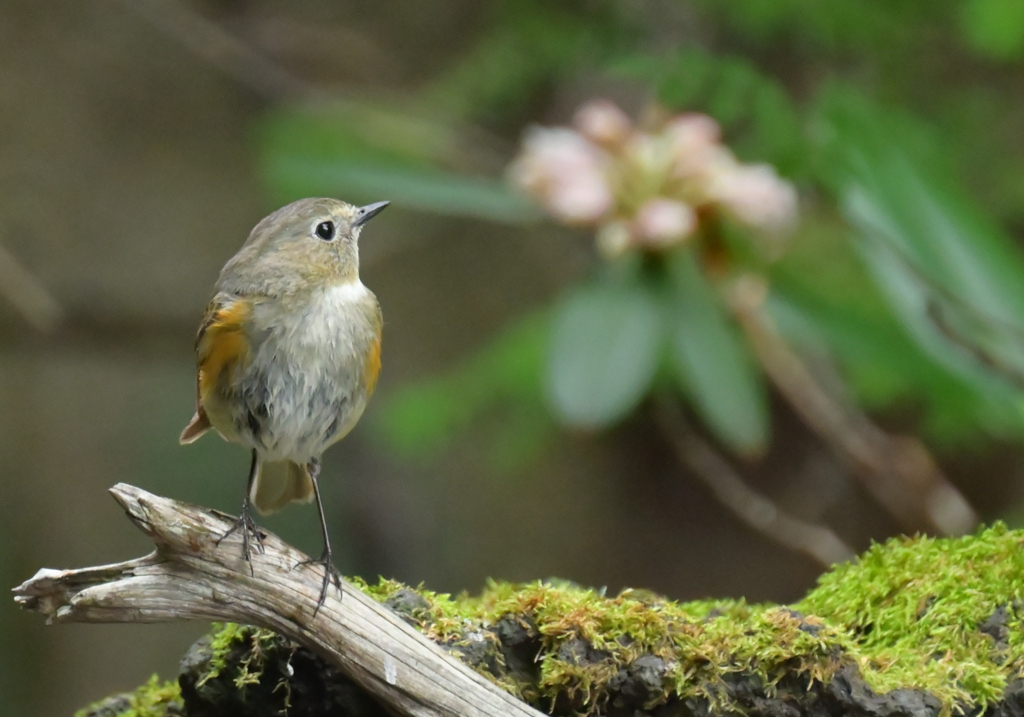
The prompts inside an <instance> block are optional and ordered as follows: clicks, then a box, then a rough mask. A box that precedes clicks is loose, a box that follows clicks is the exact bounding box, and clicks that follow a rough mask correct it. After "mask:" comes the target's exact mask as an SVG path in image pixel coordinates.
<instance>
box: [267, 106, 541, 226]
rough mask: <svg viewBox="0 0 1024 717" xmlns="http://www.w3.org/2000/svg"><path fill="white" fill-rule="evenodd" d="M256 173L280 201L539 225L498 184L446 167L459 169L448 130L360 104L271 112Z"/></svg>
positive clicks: (527, 207) (519, 198)
mask: <svg viewBox="0 0 1024 717" xmlns="http://www.w3.org/2000/svg"><path fill="white" fill-rule="evenodd" d="M259 138H260V145H261V149H262V171H263V174H264V177H265V179H266V181H267V183H268V184H270V185H271V186H272V187H273V188H274V189H275V190H276V191H277V193H278V194H279V195H281V197H280V198H281V199H284V200H290V199H296V198H299V197H308V196H325V195H326V196H341V197H344V198H345V199H347V200H349V201H352V202H356V203H363V202H368V201H377V200H380V199H381V198H385V199H388V200H390V201H392V202H394V203H395V204H396V205H400V206H404V207H407V208H412V209H419V210H422V211H426V212H431V213H434V214H441V215H447V216H460V217H473V218H477V219H487V220H490V221H495V222H502V223H506V224H523V223H529V222H533V221H536V220H538V219H540V217H541V212H540V210H539V209H538V208H537V207H536V206H535V205H534V204H533V203H532V202H530V200H528V199H527V198H526V197H524V196H523V195H521V194H519V193H517V192H515V191H514V190H513V189H512V188H511V187H510V186H508V184H507V183H506V182H505V181H504V180H503V179H501V178H490V177H479V176H472V175H467V174H459V173H456V172H451V171H448V170H446V169H444V165H445V164H446V163H449V162H451V163H453V164H457V163H459V159H460V158H459V152H460V150H459V149H458V146H459V140H458V138H457V137H456V136H455V133H454V130H453V129H452V128H450V127H447V126H445V125H441V124H437V123H431V122H428V121H426V120H421V119H418V118H415V117H411V116H408V115H404V114H402V113H400V112H397V111H393V110H388V109H382V108H378V107H375V106H372V105H362V104H359V103H351V104H346V105H343V106H340V107H331V108H327V109H324V110H322V111H321V112H319V113H313V112H310V111H295V110H292V111H281V112H277V113H271V114H269V115H268V116H267V117H266V118H265V119H264V121H263V124H262V126H261V128H260V132H259Z"/></svg>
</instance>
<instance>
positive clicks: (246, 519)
mask: <svg viewBox="0 0 1024 717" xmlns="http://www.w3.org/2000/svg"><path fill="white" fill-rule="evenodd" d="M236 530H241V532H242V557H243V558H245V562H246V563H248V564H249V574H250V575H253V574H254V573H253V569H252V545H253V544H255V546H256V552H257V553H259V554H260V555H262V554H263V552H264V547H263V533H262V532H261V531H260V528H259V526H258V525H256V521H255V520H253V517H252V516H251V515H250V514H249V511H248V510H244V509H243V510H242V514H241V515H240V516H238V518H237V519H235V522H234V525H232V526H231V527H230V528H228V531H227V532H226V533H224V534H223V535H222V536H220V537H219V538H217V540H216V541H215V544H216V545H217V547H218V548H219V547H220V544H221V543H222V542H224V540H225V539H226V538H227V537H228V536H229V535H231V534H232V533H234V532H235V531H236Z"/></svg>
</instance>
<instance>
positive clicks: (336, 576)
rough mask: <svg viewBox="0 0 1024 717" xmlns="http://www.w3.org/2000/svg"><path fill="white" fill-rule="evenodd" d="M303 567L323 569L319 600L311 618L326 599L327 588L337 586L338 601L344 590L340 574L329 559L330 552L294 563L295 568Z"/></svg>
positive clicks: (330, 558) (326, 551)
mask: <svg viewBox="0 0 1024 717" xmlns="http://www.w3.org/2000/svg"><path fill="white" fill-rule="evenodd" d="M303 565H319V566H321V567H322V568H323V569H324V582H323V585H322V586H321V587H320V598H319V599H318V600H317V601H316V609H315V610H313V617H316V614H317V613H318V612H320V608H321V607H323V604H324V600H326V599H327V588H329V587H330V586H331V583H334V584H335V585H336V586H338V599H339V600H340V599H341V598H342V596H343V595H344V594H345V592H344V590H342V589H341V573H339V572H338V569H337V568H336V567H334V561H333V559H332V557H331V551H330V550H325V551H324V552H322V553H321V554H320V557H319V558H315V559H314V558H310V559H309V560H302V561H300V562H298V563H295V567H296V568H300V567H302V566H303Z"/></svg>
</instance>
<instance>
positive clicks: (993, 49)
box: [962, 0, 1024, 60]
mask: <svg viewBox="0 0 1024 717" xmlns="http://www.w3.org/2000/svg"><path fill="white" fill-rule="evenodd" d="M962 21H963V28H964V33H965V34H966V35H967V39H968V41H970V43H971V45H972V46H973V47H974V49H976V50H978V51H979V52H980V53H982V54H983V55H986V56H988V57H991V58H993V59H996V60H1009V59H1014V58H1017V57H1020V56H1021V52H1022V50H1024V3H1022V2H1021V1H1020V0H972V1H971V2H968V3H966V4H965V5H964V9H963V15H962Z"/></svg>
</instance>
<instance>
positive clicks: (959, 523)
mask: <svg viewBox="0 0 1024 717" xmlns="http://www.w3.org/2000/svg"><path fill="white" fill-rule="evenodd" d="M766 291H767V289H766V287H765V285H764V283H763V282H762V281H761V280H759V279H755V278H754V277H745V278H744V279H741V280H740V281H739V282H737V283H736V284H735V285H734V288H733V291H732V292H731V296H730V299H731V305H732V308H733V310H734V312H735V314H736V316H737V318H738V319H739V322H740V325H741V326H742V327H743V329H744V331H745V332H746V335H747V337H748V338H749V339H750V341H751V344H752V345H753V347H754V351H755V353H756V354H757V356H758V358H759V359H760V362H761V365H762V366H763V368H764V370H765V371H766V372H767V374H768V376H769V377H770V378H771V380H772V382H773V383H774V384H775V386H776V388H778V390H779V391H780V393H781V394H782V395H783V396H784V397H785V398H786V400H787V401H789V403H790V405H791V406H792V407H793V408H794V409H795V410H796V412H797V413H798V414H799V415H800V416H801V417H802V418H803V419H804V421H805V422H806V423H807V425H808V426H809V427H810V428H811V430H813V431H815V432H816V433H817V434H818V435H820V436H821V437H822V438H824V439H825V440H826V441H828V443H829V445H831V446H832V447H833V448H834V449H835V450H836V451H838V452H839V453H840V454H841V455H843V456H845V457H846V458H848V459H849V460H850V461H851V462H852V463H853V465H854V466H855V467H856V468H857V470H855V471H854V474H855V475H856V476H857V477H858V478H859V479H860V480H861V481H862V483H863V484H864V486H865V487H866V488H867V489H868V490H869V491H870V492H871V493H872V495H874V496H875V498H876V499H877V500H878V501H879V502H880V503H881V504H882V505H884V506H885V508H886V509H887V510H888V511H889V512H890V513H891V514H892V515H893V516H895V517H896V518H897V519H898V520H899V521H900V522H901V523H902V524H903V526H904V528H906V529H907V530H910V531H914V530H929V531H937V532H939V533H942V534H945V535H961V534H963V533H966V532H968V531H970V530H972V529H973V528H974V526H975V525H977V522H978V516H977V514H976V513H975V511H974V508H972V507H971V505H970V503H968V502H967V499H966V498H964V496H963V495H962V494H961V493H960V491H958V490H957V489H956V487H955V486H953V485H952V484H951V483H950V482H949V480H948V479H947V478H946V476H945V475H943V473H942V471H941V470H940V469H939V467H938V465H937V464H936V462H935V460H934V459H933V458H932V456H931V454H930V453H929V452H928V449H927V448H925V446H924V445H923V444H922V443H921V442H920V441H919V440H917V439H916V438H913V437H911V436H890V435H889V434H887V433H886V432H885V431H883V430H882V429H880V428H878V426H876V425H875V424H873V423H872V422H871V421H870V420H869V419H868V418H867V416H865V415H864V414H863V413H861V412H860V411H858V410H857V409H856V408H855V407H854V406H852V405H850V404H849V403H848V402H845V401H843V400H841V399H840V398H838V397H836V396H833V395H830V394H829V393H828V391H827V390H826V389H825V388H824V387H823V386H822V385H821V384H820V383H819V382H818V381H817V380H816V379H815V378H814V376H813V375H812V374H811V372H810V370H808V368H807V366H805V365H804V363H803V362H802V361H801V360H800V358H799V357H798V356H797V355H796V354H795V353H794V352H793V350H792V349H791V348H790V347H789V346H788V345H787V344H786V342H785V340H784V339H783V338H782V337H781V336H780V335H779V333H778V330H777V329H776V327H775V324H774V322H773V321H772V320H771V317H770V316H768V314H767V312H766V311H764V297H765V295H766Z"/></svg>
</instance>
